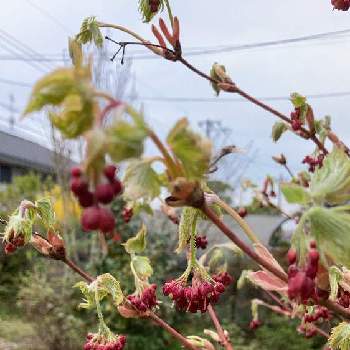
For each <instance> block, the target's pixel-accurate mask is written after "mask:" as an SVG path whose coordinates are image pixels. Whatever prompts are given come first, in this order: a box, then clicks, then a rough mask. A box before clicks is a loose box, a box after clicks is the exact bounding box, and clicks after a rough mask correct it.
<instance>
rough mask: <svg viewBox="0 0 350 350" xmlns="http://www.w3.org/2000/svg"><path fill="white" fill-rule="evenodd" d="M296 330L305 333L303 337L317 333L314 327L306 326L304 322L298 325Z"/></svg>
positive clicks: (310, 336) (309, 336)
mask: <svg viewBox="0 0 350 350" xmlns="http://www.w3.org/2000/svg"><path fill="white" fill-rule="evenodd" d="M298 332H299V333H301V334H304V335H305V338H312V337H314V336H315V335H316V334H317V331H316V329H315V328H310V327H307V326H306V325H305V324H302V325H300V326H299V327H298Z"/></svg>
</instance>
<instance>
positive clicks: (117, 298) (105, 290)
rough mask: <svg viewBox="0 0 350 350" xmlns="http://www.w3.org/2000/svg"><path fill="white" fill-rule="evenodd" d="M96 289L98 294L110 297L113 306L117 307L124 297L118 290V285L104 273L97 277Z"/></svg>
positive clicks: (109, 275) (119, 289)
mask: <svg viewBox="0 0 350 350" xmlns="http://www.w3.org/2000/svg"><path fill="white" fill-rule="evenodd" d="M97 288H98V293H99V294H101V295H104V294H106V295H110V296H111V297H112V300H113V304H114V305H115V306H118V305H120V304H121V303H122V302H123V299H124V296H123V292H122V290H121V288H120V283H119V281H117V280H116V279H115V278H114V277H113V276H112V275H111V274H109V273H105V274H103V275H100V276H98V278H97ZM101 299H102V298H101Z"/></svg>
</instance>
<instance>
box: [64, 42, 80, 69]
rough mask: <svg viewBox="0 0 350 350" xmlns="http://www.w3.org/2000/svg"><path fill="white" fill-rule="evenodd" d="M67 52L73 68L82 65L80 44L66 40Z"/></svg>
mask: <svg viewBox="0 0 350 350" xmlns="http://www.w3.org/2000/svg"><path fill="white" fill-rule="evenodd" d="M68 50H69V56H70V58H71V60H72V63H73V64H74V65H75V66H81V65H82V63H83V50H82V46H81V43H79V42H78V41H77V40H76V39H73V38H68Z"/></svg>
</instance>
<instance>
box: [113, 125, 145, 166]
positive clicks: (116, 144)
mask: <svg viewBox="0 0 350 350" xmlns="http://www.w3.org/2000/svg"><path fill="white" fill-rule="evenodd" d="M107 137H108V139H107V147H108V152H109V155H110V156H111V158H112V159H113V160H114V161H115V162H116V163H118V162H120V161H123V160H126V159H130V158H139V157H140V156H141V155H142V153H143V149H144V147H143V143H144V140H145V138H146V137H147V130H146V128H145V127H144V125H140V124H137V123H128V122H126V121H122V120H121V121H117V122H116V123H115V124H114V125H112V126H111V127H110V128H109V129H108V131H107Z"/></svg>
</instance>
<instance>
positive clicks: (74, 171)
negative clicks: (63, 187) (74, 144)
mask: <svg viewBox="0 0 350 350" xmlns="http://www.w3.org/2000/svg"><path fill="white" fill-rule="evenodd" d="M70 174H71V176H72V177H80V176H81V175H82V171H81V169H80V168H79V167H73V168H72V169H71V171H70Z"/></svg>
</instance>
